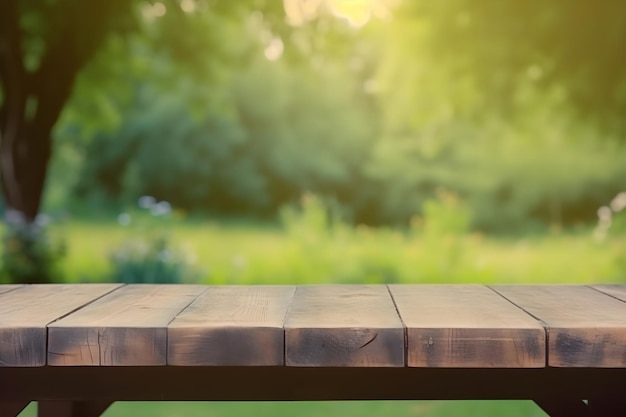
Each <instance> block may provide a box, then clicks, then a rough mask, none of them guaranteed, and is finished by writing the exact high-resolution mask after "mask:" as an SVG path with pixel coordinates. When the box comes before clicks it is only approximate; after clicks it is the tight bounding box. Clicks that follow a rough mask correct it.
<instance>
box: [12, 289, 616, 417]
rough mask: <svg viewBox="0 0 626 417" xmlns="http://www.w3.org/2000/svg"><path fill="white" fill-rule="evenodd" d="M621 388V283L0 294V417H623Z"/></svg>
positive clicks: (16, 290) (74, 290) (117, 290)
mask: <svg viewBox="0 0 626 417" xmlns="http://www.w3.org/2000/svg"><path fill="white" fill-rule="evenodd" d="M625 390H626V285H624V286H621V285H598V286H554V285H546V286H521V285H518V286H489V287H487V286H481V285H388V286H385V285H325V286H315V285H312V286H297V287H296V286H193V285H120V284H82V285H81V284H78V285H71V284H59V285H27V286H19V285H3V286H0V416H14V415H16V414H17V413H18V412H19V411H20V410H21V409H23V407H25V406H26V405H27V404H28V403H29V402H30V401H39V415H42V416H79V415H80V416H96V415H99V414H100V413H101V412H102V411H103V410H104V409H106V407H108V405H109V404H111V403H112V402H114V401H118V400H150V401H152V400H236V401H243V400H254V401H256V400H351V399H530V400H534V401H535V402H537V404H539V406H541V407H542V408H543V409H544V410H545V411H546V412H547V413H548V414H550V415H552V416H588V415H594V416H596V415H597V416H600V415H601V416H617V415H619V416H623V415H626V400H625V399H624V394H626V392H625ZM583 400H588V401H585V402H583Z"/></svg>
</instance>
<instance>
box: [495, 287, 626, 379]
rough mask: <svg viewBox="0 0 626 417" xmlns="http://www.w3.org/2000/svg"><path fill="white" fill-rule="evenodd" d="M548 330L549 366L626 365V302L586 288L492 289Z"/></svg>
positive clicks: (621, 366) (608, 366)
mask: <svg viewBox="0 0 626 417" xmlns="http://www.w3.org/2000/svg"><path fill="white" fill-rule="evenodd" d="M493 288H494V289H495V290H496V291H497V292H498V293H500V294H502V295H503V296H504V297H506V298H507V299H509V300H510V301H511V302H513V303H515V304H516V305H518V306H519V307H521V308H523V309H524V310H525V311H527V312H528V313H530V314H532V315H533V316H534V317H536V318H537V319H538V320H540V321H541V322H542V323H543V324H544V326H545V327H546V328H547V331H548V333H547V334H548V365H549V366H554V367H607V368H610V367H619V368H623V367H626V303H624V302H622V301H619V300H617V299H615V298H613V297H610V296H608V295H605V294H602V293H600V292H598V291H596V290H594V289H593V288H589V287H585V286H574V285H571V286H566V285H545V286H540V285H535V286H522V285H515V286H494V287H493Z"/></svg>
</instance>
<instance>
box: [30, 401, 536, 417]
mask: <svg viewBox="0 0 626 417" xmlns="http://www.w3.org/2000/svg"><path fill="white" fill-rule="evenodd" d="M35 415H36V405H35V404H31V405H30V406H28V408H27V409H26V410H24V411H23V412H22V414H20V416H23V417H34V416H35ZM103 416H104V417H123V416H136V417H148V416H150V417H188V416H189V417H194V416H215V417H247V416H249V417H320V416H327V417H346V416H360V417H380V416H393V417H417V416H424V417H474V416H481V417H500V416H506V417H535V416H536V417H539V416H545V414H544V413H543V412H542V411H541V409H539V407H537V406H536V405H535V404H534V403H533V402H531V401H371V402H368V401H332V402H283V403H280V402H262V403H258V402H255V403H248V402H231V403H228V402H163V403H161V402H150V403H146V402H119V403H115V404H113V405H112V406H111V407H109V409H108V410H107V411H106V412H105V413H104V414H103Z"/></svg>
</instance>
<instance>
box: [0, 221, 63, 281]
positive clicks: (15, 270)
mask: <svg viewBox="0 0 626 417" xmlns="http://www.w3.org/2000/svg"><path fill="white" fill-rule="evenodd" d="M2 245H3V249H4V250H3V251H2V258H1V263H0V282H5V283H7V282H8V283H14V284H31V283H46V282H61V281H63V277H62V276H61V275H60V273H59V264H60V262H61V261H62V259H63V258H64V257H65V255H66V246H65V242H64V241H62V240H59V239H56V238H54V237H53V236H51V235H50V233H49V231H48V230H47V228H46V227H45V226H41V225H38V224H36V223H33V224H25V223H23V222H8V223H7V224H6V227H5V229H4V236H3V238H2Z"/></svg>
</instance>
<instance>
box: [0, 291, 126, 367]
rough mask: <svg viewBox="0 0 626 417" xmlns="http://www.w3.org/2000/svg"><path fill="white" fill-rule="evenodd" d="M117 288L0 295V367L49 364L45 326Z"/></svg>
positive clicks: (18, 292)
mask: <svg viewBox="0 0 626 417" xmlns="http://www.w3.org/2000/svg"><path fill="white" fill-rule="evenodd" d="M118 286H119V285H118V284H93V285H71V284H61V285H53V284H42V285H25V286H23V287H20V288H18V289H14V288H13V290H12V291H8V292H4V293H3V294H1V295H0V366H43V365H45V364H46V326H47V325H48V324H49V323H51V322H52V321H54V320H56V319H58V318H60V317H63V316H65V315H67V314H69V313H71V312H72V311H74V310H76V309H78V308H80V307H82V306H84V305H85V304H87V303H89V302H91V301H93V300H94V299H97V298H98V297H101V296H103V295H104V294H106V293H108V292H110V291H113V290H114V289H115V288H117V287H118Z"/></svg>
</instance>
